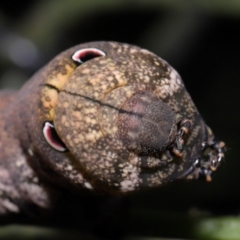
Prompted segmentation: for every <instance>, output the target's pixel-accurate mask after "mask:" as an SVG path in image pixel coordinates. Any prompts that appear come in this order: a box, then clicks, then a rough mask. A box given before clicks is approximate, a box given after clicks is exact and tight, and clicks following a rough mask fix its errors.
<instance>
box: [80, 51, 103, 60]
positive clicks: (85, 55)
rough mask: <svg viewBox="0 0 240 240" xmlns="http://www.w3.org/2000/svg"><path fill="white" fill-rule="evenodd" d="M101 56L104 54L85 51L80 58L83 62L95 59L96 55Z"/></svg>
mask: <svg viewBox="0 0 240 240" xmlns="http://www.w3.org/2000/svg"><path fill="white" fill-rule="evenodd" d="M100 56H102V55H100V54H99V53H97V52H90V51H89V52H84V53H82V54H81V56H80V57H79V58H80V60H81V61H82V62H87V61H89V60H91V59H93V58H95V57H100Z"/></svg>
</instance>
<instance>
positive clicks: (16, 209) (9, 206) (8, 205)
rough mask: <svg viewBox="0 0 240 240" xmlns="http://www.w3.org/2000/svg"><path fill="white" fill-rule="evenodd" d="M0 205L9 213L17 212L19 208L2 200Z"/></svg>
mask: <svg viewBox="0 0 240 240" xmlns="http://www.w3.org/2000/svg"><path fill="white" fill-rule="evenodd" d="M1 204H2V205H3V207H5V208H6V209H7V210H8V211H11V212H16V213H17V212H19V208H18V207H17V206H16V205H15V204H13V203H12V202H10V201H9V200H8V199H4V200H2V201H1Z"/></svg>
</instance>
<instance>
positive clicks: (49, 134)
mask: <svg viewBox="0 0 240 240" xmlns="http://www.w3.org/2000/svg"><path fill="white" fill-rule="evenodd" d="M43 136H44V137H45V139H46V141H47V143H48V144H49V145H50V146H51V147H52V148H54V149H55V150H57V151H59V152H65V151H67V147H66V146H65V144H64V143H63V142H62V140H61V139H60V138H59V136H58V134H57V132H56V130H55V127H54V125H53V124H52V123H50V122H45V123H44V125H43Z"/></svg>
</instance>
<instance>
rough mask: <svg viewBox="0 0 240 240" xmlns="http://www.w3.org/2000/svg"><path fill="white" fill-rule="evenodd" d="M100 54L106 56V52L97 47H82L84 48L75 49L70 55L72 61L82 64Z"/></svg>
mask: <svg viewBox="0 0 240 240" xmlns="http://www.w3.org/2000/svg"><path fill="white" fill-rule="evenodd" d="M102 56H106V54H105V53H104V52H103V51H101V50H99V49H97V48H84V49H81V50H78V51H76V52H75V53H74V54H73V55H72V59H73V61H75V62H78V63H80V64H82V63H84V62H87V61H89V60H91V59H93V58H96V57H102Z"/></svg>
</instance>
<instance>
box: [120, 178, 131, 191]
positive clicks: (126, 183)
mask: <svg viewBox="0 0 240 240" xmlns="http://www.w3.org/2000/svg"><path fill="white" fill-rule="evenodd" d="M120 185H121V190H122V191H123V192H129V191H133V190H134V184H133V182H132V181H130V180H124V181H122V182H121V183H120Z"/></svg>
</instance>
